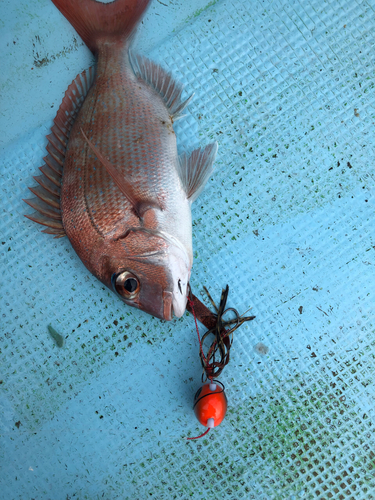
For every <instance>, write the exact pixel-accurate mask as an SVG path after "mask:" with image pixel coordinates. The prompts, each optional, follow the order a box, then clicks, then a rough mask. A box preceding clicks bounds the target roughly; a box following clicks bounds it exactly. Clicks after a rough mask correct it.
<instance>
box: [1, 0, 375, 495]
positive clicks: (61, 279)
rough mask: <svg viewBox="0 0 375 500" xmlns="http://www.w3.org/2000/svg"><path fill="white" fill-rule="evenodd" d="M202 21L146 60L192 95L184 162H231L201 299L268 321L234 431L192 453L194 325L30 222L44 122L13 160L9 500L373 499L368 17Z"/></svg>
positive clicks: (225, 10) (287, 9)
mask: <svg viewBox="0 0 375 500" xmlns="http://www.w3.org/2000/svg"><path fill="white" fill-rule="evenodd" d="M165 3H166V4H168V1H167V2H165ZM212 4H213V5H211V7H210V8H209V9H208V10H205V11H204V12H202V13H201V14H200V15H199V16H197V17H196V18H194V19H193V20H192V21H190V22H189V23H188V24H187V25H186V27H184V29H182V30H181V31H179V32H178V33H176V34H175V35H174V36H172V37H171V38H170V39H168V40H167V41H164V42H163V43H162V44H161V45H160V46H158V47H156V48H154V49H153V51H151V52H150V53H149V54H148V55H149V56H150V57H151V58H153V59H154V60H156V61H159V62H160V63H162V64H163V65H164V66H165V67H166V68H168V69H169V70H170V71H172V72H173V73H174V75H175V76H176V77H177V79H179V80H180V81H182V82H183V83H185V85H186V92H187V94H188V93H189V92H191V91H195V98H194V101H193V102H192V104H191V105H190V106H189V112H188V116H187V117H185V118H184V119H183V120H181V121H180V122H177V124H176V133H177V137H178V141H179V147H180V148H181V150H183V149H184V148H189V149H191V148H193V147H195V146H196V145H198V144H202V145H203V144H206V143H207V142H209V141H211V140H212V139H215V140H217V141H218V142H219V153H218V159H217V162H216V169H215V173H214V175H213V176H212V178H211V179H210V181H209V183H208V185H207V187H206V189H205V190H204V192H203V193H202V195H201V196H200V198H199V199H198V201H197V202H196V203H195V205H194V206H193V219H194V222H193V234H194V254H195V262H194V266H193V273H192V288H193V291H194V292H195V293H196V294H199V293H200V292H201V290H202V287H203V285H205V286H207V287H208V288H209V290H210V292H211V293H212V295H213V297H214V298H215V299H219V297H220V292H221V288H222V287H223V286H224V285H225V284H227V283H228V284H229V286H230V296H229V305H232V306H235V307H236V308H237V309H238V310H239V311H240V312H244V311H245V310H246V309H247V308H248V307H252V310H251V312H252V313H253V314H255V315H256V319H255V320H254V321H252V322H251V323H249V324H247V325H244V326H242V327H241V329H240V330H238V331H237V332H236V333H235V339H234V346H233V349H232V352H231V362H230V364H229V365H228V366H227V368H226V369H225V370H224V372H223V375H222V377H221V380H222V381H223V382H224V384H225V385H226V387H227V395H228V400H229V409H228V413H227V417H226V419H225V420H224V422H223V423H222V424H221V425H220V427H218V428H217V429H214V430H213V431H211V432H210V433H209V434H208V435H207V436H206V437H205V438H203V439H202V440H201V441H192V442H187V441H186V440H184V439H183V438H184V436H187V435H190V436H192V435H197V434H198V433H200V432H201V431H202V428H201V427H199V424H198V423H197V421H196V420H195V418H194V415H193V411H192V400H193V397H194V394H195V392H196V390H197V389H198V387H199V386H200V376H201V367H200V363H199V358H198V342H197V339H196V333H195V332H194V321H193V318H192V316H191V315H188V314H185V316H184V317H183V318H182V319H180V320H174V321H172V322H169V323H167V322H160V321H159V320H156V319H153V318H151V317H149V316H147V315H146V314H143V313H142V312H139V311H136V310H131V309H130V308H126V307H125V306H123V305H122V304H121V303H120V302H119V300H118V299H117V298H116V297H115V296H114V295H113V294H111V293H110V292H109V291H108V290H106V289H104V287H103V286H102V285H101V284H100V283H99V282H98V281H97V280H96V279H95V278H93V277H92V276H91V275H90V274H89V273H88V271H87V270H86V269H85V267H84V266H83V264H82V263H81V262H80V260H79V259H78V257H77V256H76V255H75V253H74V251H73V250H72V248H71V246H70V243H69V241H67V239H62V240H54V239H52V238H51V237H48V236H47V235H44V234H41V233H40V232H38V228H37V227H36V225H35V224H32V223H31V222H30V221H28V220H27V219H25V218H24V217H23V216H22V214H23V213H25V212H27V211H28V209H27V207H26V205H25V204H23V203H22V201H21V199H22V198H26V197H28V195H27V186H28V185H31V184H32V175H36V170H37V167H38V166H39V165H40V164H41V158H42V156H43V155H44V152H43V148H44V147H45V144H46V140H45V137H44V136H45V134H46V133H47V132H48V128H49V127H50V125H51V121H52V118H53V115H54V110H51V117H50V119H51V121H50V122H48V123H46V124H45V125H44V126H43V127H40V128H36V129H35V130H34V131H33V132H32V133H31V134H29V135H28V136H27V137H23V138H22V140H20V141H19V142H17V143H15V144H13V145H12V146H11V147H9V148H8V149H7V150H6V151H5V153H4V154H3V157H2V166H1V175H2V177H1V183H0V189H1V194H2V195H1V203H2V208H1V259H2V273H1V284H2V286H1V315H2V318H1V334H0V349H1V354H0V356H1V358H0V361H1V365H0V380H1V384H0V398H1V399H0V408H1V413H0V416H1V438H0V460H1V469H0V483H1V491H2V495H3V498H6V499H22V500H24V499H32V498H35V499H36V498H38V499H50V498H51V499H64V500H65V499H73V498H77V499H86V498H87V499H96V498H106V499H116V498H119V499H132V500H135V499H140V500H144V499H146V498H155V499H158V500H162V499H165V500H169V499H174V498H176V499H177V498H178V499H184V500H185V499H191V498H193V499H205V500H207V499H212V500H214V499H217V498H223V499H228V500H229V499H231V500H237V499H240V498H243V499H251V498H254V499H268V498H273V499H284V498H290V499H299V498H304V499H313V498H322V499H328V498H334V499H347V498H348V499H349V498H350V499H356V500H357V499H373V498H375V460H374V459H375V454H374V451H373V450H374V419H375V413H374V345H375V329H374V320H373V315H374V293H375V284H374V265H375V253H374V252H375V241H374V229H373V227H374V209H375V203H374V173H373V172H374V167H373V165H374V158H375V151H374V130H375V127H374V121H375V117H374V115H375V110H374V102H375V91H374V77H375V56H374V53H375V52H374V44H375V40H374V33H375V31H374V22H375V21H374V19H375V18H374V14H375V13H374V4H373V3H371V2H355V1H351V2H338V1H337V2H336V1H333V2H286V1H285V2H283V1H279V2H269V1H264V2H260V1H255V2H251V5H250V2H248V1H245V0H243V1H240V0H233V1H221V2H217V3H214V2H212ZM61 26H64V27H65V23H63V20H62V21H61ZM59 28H60V27H59ZM61 29H62V28H61ZM80 50H82V51H84V50H85V49H84V48H83V47H82V48H81V49H80ZM66 71H67V72H69V69H68V68H67V69H66ZM74 77H75V74H71V75H70V78H71V79H73V78H74ZM61 90H63V89H61ZM3 124H4V121H3ZM202 300H205V301H206V302H207V305H209V303H208V301H207V299H206V298H205V296H204V295H203V294H202ZM48 324H51V325H52V326H53V327H54V328H55V329H56V330H57V331H58V332H60V333H61V334H62V335H63V336H64V337H65V346H64V347H63V348H59V347H57V345H55V343H54V341H53V339H52V338H51V337H50V335H49V334H48V331H47V325H48Z"/></svg>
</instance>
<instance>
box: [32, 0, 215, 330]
mask: <svg viewBox="0 0 375 500" xmlns="http://www.w3.org/2000/svg"><path fill="white" fill-rule="evenodd" d="M52 1H53V3H54V4H55V5H56V7H57V8H58V9H59V10H60V11H61V12H62V14H63V15H64V16H65V17H66V18H67V19H68V20H69V21H70V23H71V24H72V25H73V27H74V28H75V29H76V30H77V32H78V34H79V35H80V36H81V38H82V39H83V41H84V42H85V43H86V45H87V46H88V47H89V49H90V50H91V51H92V52H93V53H94V54H95V55H96V56H97V65H96V68H95V69H94V68H90V69H88V70H86V71H84V72H83V73H81V74H79V75H78V76H77V77H76V78H75V80H73V82H72V83H71V85H70V86H69V87H68V89H67V91H66V93H65V96H64V99H63V101H62V104H61V106H60V108H59V110H58V112H57V115H56V118H55V119H54V125H53V127H52V129H51V134H50V135H48V136H47V139H48V145H47V153H48V154H47V156H46V157H45V158H44V161H45V164H44V165H43V166H42V167H40V171H41V173H42V175H39V176H37V177H34V179H35V180H36V181H37V183H38V186H35V187H31V188H29V189H30V191H31V192H32V193H33V194H34V195H35V198H33V199H30V200H24V201H26V203H28V204H29V205H30V206H31V207H33V208H34V209H35V210H36V211H35V212H34V213H32V214H28V215H26V217H28V218H29V219H31V220H33V221H35V222H37V223H39V224H42V225H44V226H45V227H46V229H44V231H43V232H45V233H49V234H52V235H54V236H55V237H56V238H60V237H62V236H65V235H66V236H68V238H69V240H70V242H71V244H72V246H73V248H74V250H75V251H76V253H77V255H78V256H79V257H80V259H81V260H82V262H83V263H84V265H85V266H86V267H87V269H88V270H89V271H90V272H91V273H92V274H94V275H95V276H96V277H97V278H98V279H99V280H100V281H101V282H102V283H104V284H105V285H106V286H107V287H108V288H109V289H111V290H112V291H114V292H115V293H116V294H117V295H118V296H119V297H120V298H121V300H122V301H123V302H125V303H126V304H128V305H130V306H133V307H137V308H139V309H142V310H143V311H145V312H147V313H149V314H151V315H153V316H156V317H158V318H161V319H165V320H171V319H172V317H173V315H175V316H176V317H181V316H182V315H183V313H184V311H185V309H186V304H187V298H188V285H189V279H190V273H191V267H192V263H193V252H192V220H191V203H192V202H193V201H194V200H195V199H196V198H197V197H198V195H199V193H200V192H201V191H202V189H203V187H204V185H205V184H206V182H207V180H208V178H209V177H210V175H211V173H212V170H213V163H214V160H215V156H216V152H217V143H216V142H215V143H212V144H209V145H208V146H206V147H203V148H198V149H196V150H195V151H193V152H192V153H191V154H190V155H187V154H182V155H180V156H179V155H178V153H177V142H176V136H175V133H174V130H173V122H174V121H176V119H178V118H180V117H181V116H182V113H183V111H184V109H185V108H186V106H187V105H188V103H189V101H190V99H191V97H190V98H189V99H187V100H185V101H183V100H182V98H181V96H182V90H183V87H182V85H180V84H179V83H177V82H176V81H175V80H174V78H173V77H172V76H171V75H170V74H169V73H167V72H166V71H165V70H163V69H162V68H161V67H160V66H159V65H157V64H155V63H153V62H152V61H150V60H148V59H147V58H145V57H143V56H140V55H137V54H134V53H132V52H131V51H130V50H129V49H130V42H131V39H132V35H133V34H134V31H135V30H136V27H137V25H138V23H139V21H140V19H141V18H142V16H143V14H144V12H145V10H146V8H147V6H148V5H149V3H150V0H115V1H114V2H112V3H109V4H103V3H98V2H95V1H93V0H80V1H77V0H52Z"/></svg>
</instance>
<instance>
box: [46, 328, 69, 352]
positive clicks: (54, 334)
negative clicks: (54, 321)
mask: <svg viewBox="0 0 375 500" xmlns="http://www.w3.org/2000/svg"><path fill="white" fill-rule="evenodd" d="M48 331H49V334H50V335H51V337H52V338H53V340H54V341H55V342H56V345H57V347H64V345H65V339H64V337H63V336H62V335H60V334H59V333H58V332H57V331H56V330H55V329H54V328H52V326H51V325H48Z"/></svg>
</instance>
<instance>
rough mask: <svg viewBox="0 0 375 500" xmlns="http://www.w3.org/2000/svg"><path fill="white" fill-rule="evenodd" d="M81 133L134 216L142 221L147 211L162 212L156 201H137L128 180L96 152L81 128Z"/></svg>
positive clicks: (96, 149)
mask: <svg viewBox="0 0 375 500" xmlns="http://www.w3.org/2000/svg"><path fill="white" fill-rule="evenodd" d="M81 132H82V135H83V137H84V138H85V140H86V141H87V144H88V145H89V147H90V149H91V150H92V151H93V153H94V154H95V156H96V157H97V158H98V160H99V161H100V163H101V164H102V165H103V167H104V168H105V169H106V171H107V172H108V173H109V175H110V176H111V178H112V180H113V182H114V183H115V184H116V186H117V187H118V188H119V190H120V191H121V192H122V194H123V195H124V196H125V197H126V198H127V199H128V201H129V203H130V204H131V205H132V207H133V209H134V212H135V213H136V215H137V216H138V217H139V218H140V219H142V217H143V215H144V214H145V212H147V210H150V209H151V208H157V209H159V210H162V207H161V205H160V203H159V202H158V201H157V200H151V199H149V200H144V199H142V200H139V199H138V198H137V193H136V192H135V190H134V188H133V186H132V184H131V183H130V182H128V180H127V179H126V178H125V177H124V176H123V175H122V174H120V173H119V171H118V170H117V169H116V167H114V166H113V165H112V164H111V163H110V161H109V160H108V159H107V158H105V157H104V156H103V155H102V154H101V152H100V151H99V150H98V148H97V147H95V146H94V144H93V143H92V142H91V141H90V140H89V139H88V137H87V136H86V134H85V133H84V131H83V130H82V128H81Z"/></svg>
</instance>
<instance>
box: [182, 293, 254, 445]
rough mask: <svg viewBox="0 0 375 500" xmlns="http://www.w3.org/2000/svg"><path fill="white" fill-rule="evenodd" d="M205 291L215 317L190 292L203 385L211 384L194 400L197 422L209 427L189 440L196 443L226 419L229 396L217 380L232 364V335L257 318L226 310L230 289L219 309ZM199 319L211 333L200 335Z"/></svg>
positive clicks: (230, 309) (189, 307)
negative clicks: (230, 315)
mask: <svg viewBox="0 0 375 500" xmlns="http://www.w3.org/2000/svg"><path fill="white" fill-rule="evenodd" d="M204 289H205V291H206V293H207V295H208V298H209V299H210V302H211V304H212V305H213V307H214V309H215V312H216V314H214V313H212V312H211V311H210V310H209V309H208V308H207V307H206V306H205V305H204V304H203V303H202V302H201V301H200V300H199V299H198V298H197V297H196V296H195V295H193V294H192V293H191V290H190V293H189V297H188V305H187V309H188V310H189V311H190V312H191V313H192V314H193V316H194V321H195V327H196V330H197V334H198V341H199V357H200V360H201V363H202V368H203V373H202V382H204V381H208V382H207V383H205V384H204V385H203V386H202V387H200V388H199V389H198V391H197V392H196V394H195V397H194V405H193V409H194V413H195V416H196V417H197V420H198V421H199V422H200V423H201V424H202V425H204V426H205V427H207V430H206V431H205V432H204V433H203V434H201V435H200V436H197V437H188V438H186V439H188V440H193V439H199V438H201V437H203V436H205V435H206V434H207V433H208V432H209V431H210V429H212V428H214V427H217V426H218V425H220V424H221V422H222V421H223V420H224V417H225V414H226V411H227V406H228V403H227V397H226V394H225V387H224V384H223V383H222V382H220V381H219V380H217V378H216V377H218V376H219V375H220V374H221V372H222V371H223V369H224V367H225V366H226V365H227V364H228V363H229V353H230V348H231V347H232V344H233V332H234V331H235V330H236V329H237V328H238V327H240V326H241V325H242V324H243V323H244V322H245V321H252V320H253V319H254V318H255V316H243V315H242V316H240V315H239V314H238V311H237V310H236V309H234V308H233V307H228V308H226V304H227V300H228V294H229V286H228V285H227V286H226V288H225V289H224V290H222V293H221V299H220V304H219V307H216V304H215V302H214V301H213V300H212V297H211V295H210V293H209V292H208V290H207V288H205V287H204ZM230 311H231V312H232V313H234V315H235V317H234V318H233V319H230V320H224V316H226V315H227V313H228V312H230ZM197 319H198V320H199V321H200V322H201V323H202V324H203V325H204V326H205V327H206V328H208V330H207V331H206V333H205V334H204V335H203V336H202V338H201V336H200V333H199V328H198V324H197ZM209 335H214V340H213V342H212V343H211V345H210V347H209V349H208V352H207V354H205V353H204V350H203V343H204V341H205V340H206V338H207V337H208V336H209Z"/></svg>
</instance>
